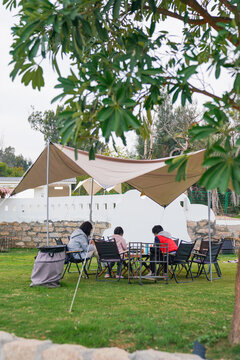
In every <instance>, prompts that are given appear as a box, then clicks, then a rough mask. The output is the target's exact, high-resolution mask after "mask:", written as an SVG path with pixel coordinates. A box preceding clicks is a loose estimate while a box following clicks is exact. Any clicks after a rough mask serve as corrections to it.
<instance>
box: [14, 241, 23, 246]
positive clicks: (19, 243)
mask: <svg viewBox="0 0 240 360" xmlns="http://www.w3.org/2000/svg"><path fill="white" fill-rule="evenodd" d="M15 245H16V246H24V242H23V241H19V242H16V243H15Z"/></svg>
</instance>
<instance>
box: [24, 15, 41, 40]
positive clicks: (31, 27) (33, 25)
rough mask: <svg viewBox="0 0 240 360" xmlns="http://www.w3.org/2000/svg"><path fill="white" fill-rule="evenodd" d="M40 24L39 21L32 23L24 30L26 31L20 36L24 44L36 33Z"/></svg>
mask: <svg viewBox="0 0 240 360" xmlns="http://www.w3.org/2000/svg"><path fill="white" fill-rule="evenodd" d="M38 24H39V20H37V21H34V22H32V23H30V24H29V25H27V26H26V27H25V28H24V31H23V32H22V34H21V36H20V39H21V43H24V42H25V41H26V40H27V39H28V38H29V37H30V35H31V34H32V33H33V32H34V30H35V29H36V27H37V25H38Z"/></svg>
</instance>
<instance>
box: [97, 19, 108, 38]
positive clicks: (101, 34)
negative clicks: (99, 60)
mask: <svg viewBox="0 0 240 360" xmlns="http://www.w3.org/2000/svg"><path fill="white" fill-rule="evenodd" d="M95 25H96V29H97V32H98V35H99V38H100V39H101V40H103V41H108V32H107V30H106V29H105V28H104V27H102V25H101V24H100V22H99V21H98V20H97V19H96V21H95Z"/></svg>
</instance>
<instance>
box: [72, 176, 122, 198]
mask: <svg viewBox="0 0 240 360" xmlns="http://www.w3.org/2000/svg"><path fill="white" fill-rule="evenodd" d="M81 186H83V187H84V189H85V190H86V192H87V193H88V194H91V193H92V194H93V195H95V194H96V193H97V192H98V191H99V190H101V189H102V185H100V184H99V183H98V182H97V181H96V180H94V179H93V183H92V179H91V178H88V179H85V180H83V181H79V183H78V184H77V186H76V187H75V189H74V190H73V191H76V190H77V189H79V188H80V187H81ZM105 190H107V191H110V190H115V191H116V192H118V193H119V194H121V193H122V188H121V184H118V185H116V186H114V187H113V186H112V187H110V188H107V189H105Z"/></svg>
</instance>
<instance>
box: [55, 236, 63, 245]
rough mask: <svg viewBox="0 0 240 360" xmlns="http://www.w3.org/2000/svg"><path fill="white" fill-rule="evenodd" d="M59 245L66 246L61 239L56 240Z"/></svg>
mask: <svg viewBox="0 0 240 360" xmlns="http://www.w3.org/2000/svg"><path fill="white" fill-rule="evenodd" d="M55 241H56V244H57V245H64V244H63V242H62V239H61V238H55Z"/></svg>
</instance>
